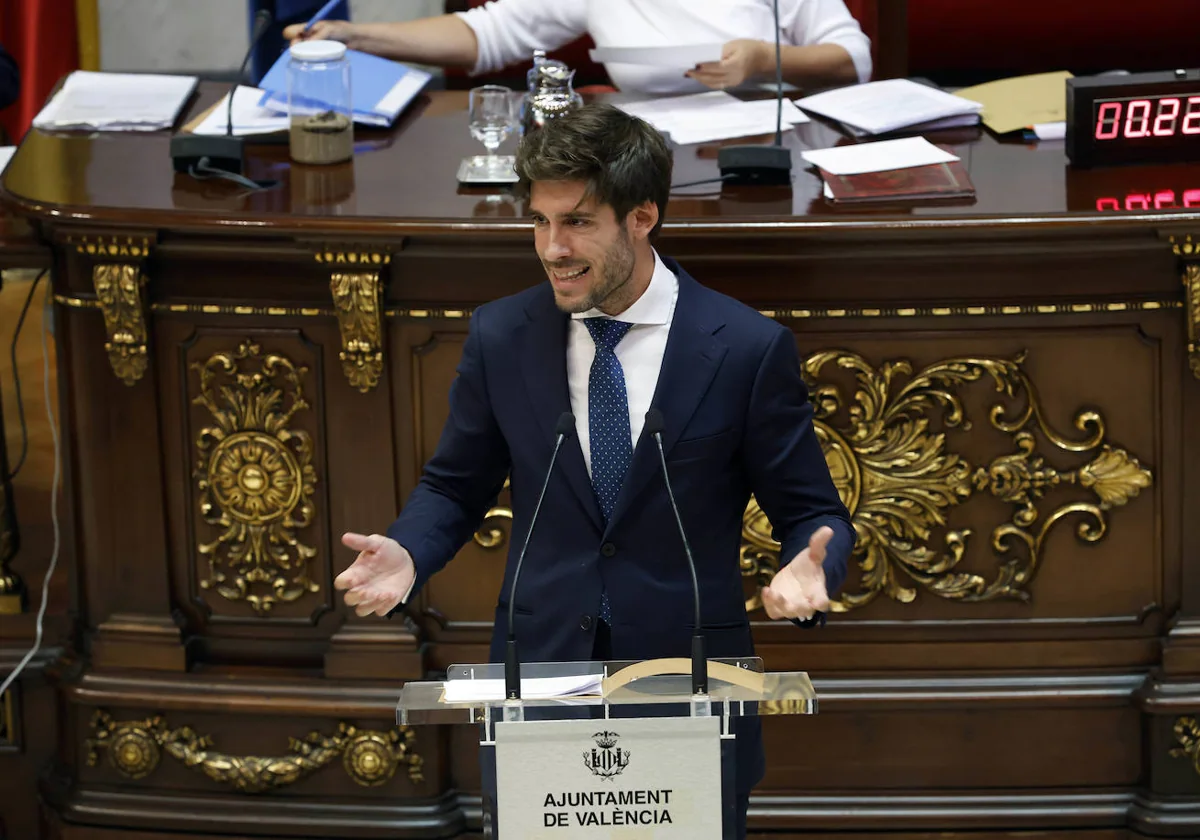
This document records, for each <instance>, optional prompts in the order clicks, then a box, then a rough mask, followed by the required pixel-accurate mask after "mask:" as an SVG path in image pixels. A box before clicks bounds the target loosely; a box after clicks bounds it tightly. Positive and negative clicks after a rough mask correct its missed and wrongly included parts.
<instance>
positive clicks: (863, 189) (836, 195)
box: [817, 160, 975, 204]
mask: <svg viewBox="0 0 1200 840" xmlns="http://www.w3.org/2000/svg"><path fill="white" fill-rule="evenodd" d="M817 169H818V171H819V172H820V173H821V177H822V178H824V179H825V183H826V184H828V185H829V193H830V194H832V198H830V197H829V196H826V200H827V201H832V202H833V203H834V204H853V203H865V202H872V201H876V202H878V201H919V200H925V199H973V198H974V197H975V185H974V184H973V183H971V178H970V176H969V175H967V170H966V167H964V166H963V163H962V161H961V160H954V161H950V162H949V163H935V164H931V165H929V166H913V167H910V168H907V169H890V170H888V171H886V172H865V173H862V174H860V175H833V174H831V173H829V172H827V171H825V170H824V169H821V168H820V167H818V168H817Z"/></svg>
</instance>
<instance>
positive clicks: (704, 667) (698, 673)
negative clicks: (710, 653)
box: [692, 632, 708, 695]
mask: <svg viewBox="0 0 1200 840" xmlns="http://www.w3.org/2000/svg"><path fill="white" fill-rule="evenodd" d="M692 694H693V695H696V694H705V695H706V694H708V657H707V656H705V653H704V636H702V635H701V634H700V633H699V632H697V633H696V635H694V636H692Z"/></svg>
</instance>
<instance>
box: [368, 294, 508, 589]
mask: <svg viewBox="0 0 1200 840" xmlns="http://www.w3.org/2000/svg"><path fill="white" fill-rule="evenodd" d="M486 312H487V307H486V306H482V307H480V308H479V309H477V310H476V311H475V314H474V315H473V316H472V317H471V325H470V327H469V331H468V333H467V340H466V342H465V343H464V345H463V352H462V359H461V361H460V362H459V365H458V375H457V377H456V378H455V380H454V382H453V384H452V385H451V386H450V396H449V404H450V413H449V416H448V417H447V419H446V424H445V426H443V427H442V435H441V438H440V439H439V441H438V445H437V449H436V450H435V451H434V454H433V457H432V458H430V459H429V462H428V463H427V464H425V469H424V471H423V472H422V474H421V478H420V481H418V483H417V486H416V488H415V489H414V490H413V492H412V493H411V494H410V495H409V497H408V501H407V502H406V503H405V505H404V508H403V510H401V512H400V516H399V517H398V518H397V519H396V521H395V522H393V523H392V525H391V527H389V528H388V530H387V536H388V537H390V538H391V539H393V540H395V541H396V542H397V543H399V544H400V545H401V546H403V547H404V548H405V549H407V550H408V553H409V554H410V555H412V559H413V565H414V566H415V568H416V577H415V579H414V581H413V586H412V587H411V589H410V590H409V592H408V593H406V595H405V597H404V598H403V602H404V603H407V602H408V601H409V599H410V598H411V596H412V595H413V594H415V593H417V592H419V591H420V589H421V586H422V585H424V583H425V581H427V580H429V578H430V577H431V576H433V574H435V573H436V572H438V571H439V570H440V569H442V567H444V566H445V565H446V564H447V563H448V562H450V560H451V559H453V557H454V555H455V554H457V553H458V551H459V550H460V549H461V548H462V547H463V545H464V544H466V542H467V541H468V540H469V539H471V535H472V534H474V533H475V531H476V529H477V528H478V527H479V525H480V523H481V522H482V521H483V518H484V516H485V515H486V513H487V510H488V508H489V507H490V506H491V505H492V503H493V502H494V500H495V499H496V497H497V496H498V495H499V493H500V490H501V489H502V488H503V486H504V479H505V477H506V476H507V475H508V473H509V469H510V464H511V461H510V457H509V452H508V443H507V442H506V441H505V439H504V436H503V434H502V433H501V432H500V428H499V426H498V425H497V423H496V418H495V415H494V414H493V413H492V404H491V395H490V394H489V393H488V389H487V381H486V376H485V373H484V368H485V361H484V356H485V353H484V349H483V344H484V340H485V339H484V337H483V335H482V333H483V331H484V328H483V326H482V321H483V319H484V318H485V317H486Z"/></svg>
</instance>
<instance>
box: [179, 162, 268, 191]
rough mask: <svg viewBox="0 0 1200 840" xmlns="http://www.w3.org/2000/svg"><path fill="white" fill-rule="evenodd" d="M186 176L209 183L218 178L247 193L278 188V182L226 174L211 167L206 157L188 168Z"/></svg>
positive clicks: (226, 172)
mask: <svg viewBox="0 0 1200 840" xmlns="http://www.w3.org/2000/svg"><path fill="white" fill-rule="evenodd" d="M188 174H189V175H191V176H192V177H193V178H195V179H196V180H197V181H209V180H213V179H214V178H218V179H221V180H224V181H232V182H233V183H235V184H237V185H239V186H242V187H245V188H246V189H247V190H248V191H249V192H257V191H259V190H269V189H273V188H275V187H277V186H279V182H278V181H273V180H266V181H255V180H252V179H250V178H247V177H246V176H245V175H239V174H237V173H236V172H228V171H226V170H224V169H220V168H218V167H215V166H213V165H212V161H211V160H210V159H209V158H208V157H207V156H205V157H202V158H200V160H198V161H196V163H195V164H193V165H192V166H189V167H188Z"/></svg>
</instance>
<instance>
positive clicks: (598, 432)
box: [584, 318, 633, 625]
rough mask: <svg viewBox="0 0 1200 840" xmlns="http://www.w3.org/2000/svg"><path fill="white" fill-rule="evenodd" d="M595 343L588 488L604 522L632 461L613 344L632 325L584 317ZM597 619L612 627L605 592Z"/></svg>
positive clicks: (625, 398) (590, 389) (621, 373)
mask: <svg viewBox="0 0 1200 840" xmlns="http://www.w3.org/2000/svg"><path fill="white" fill-rule="evenodd" d="M584 323H585V324H587V328H588V332H589V333H591V334H592V341H594V342H595V343H596V358H595V359H594V360H593V361H592V370H591V373H590V374H589V375H588V441H589V445H590V447H591V455H592V487H593V488H594V489H595V491H596V501H598V502H599V503H600V512H601V514H603V516H604V521H605V523H607V522H608V520H609V517H611V516H612V512H613V506H614V505H616V503H617V493H619V492H620V490H621V482H623V481H624V480H625V472H626V470H628V469H629V462H630V461H632V460H633V439H632V438H633V436H632V433H631V432H630V430H629V397H628V395H627V394H626V392H625V373H624V371H622V370H621V362H620V360H618V359H617V354H616V353H615V352H614V351H615V350H616V347H617V344H618V343H619V342H620V341H621V339H622V338H624V337H625V333H627V332H629V328H630V327H631V326H632V324H627V323H625V322H624V321H614V320H612V319H611V318H585V319H584ZM600 620H601V621H603V622H604V623H605V624H609V625H611V624H612V610H611V609H610V608H609V605H608V593H607V592H601V593H600Z"/></svg>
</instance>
